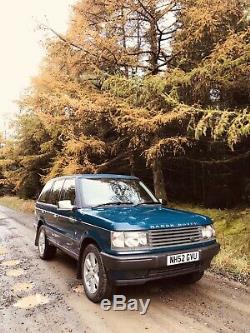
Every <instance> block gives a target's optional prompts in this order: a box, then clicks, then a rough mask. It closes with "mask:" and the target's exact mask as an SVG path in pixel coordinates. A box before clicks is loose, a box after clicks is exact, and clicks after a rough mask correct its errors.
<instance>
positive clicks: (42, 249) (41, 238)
mask: <svg viewBox="0 0 250 333" xmlns="http://www.w3.org/2000/svg"><path fill="white" fill-rule="evenodd" d="M38 252H39V256H40V258H41V259H44V260H48V259H52V258H53V257H54V256H55V254H56V247H55V246H53V245H50V244H49V242H48V239H47V237H46V233H45V228H44V226H41V227H40V228H39V231H38Z"/></svg>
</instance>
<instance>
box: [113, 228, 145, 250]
mask: <svg viewBox="0 0 250 333" xmlns="http://www.w3.org/2000/svg"><path fill="white" fill-rule="evenodd" d="M111 245H112V248H114V249H126V248H127V249H140V248H141V247H146V246H147V245H148V237H147V233H146V232H145V231H128V232H123V231H112V232H111Z"/></svg>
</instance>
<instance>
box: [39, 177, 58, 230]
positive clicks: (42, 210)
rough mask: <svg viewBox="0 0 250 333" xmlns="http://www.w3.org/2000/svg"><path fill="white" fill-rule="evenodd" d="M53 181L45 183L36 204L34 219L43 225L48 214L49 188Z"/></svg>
mask: <svg viewBox="0 0 250 333" xmlns="http://www.w3.org/2000/svg"><path fill="white" fill-rule="evenodd" d="M53 182H54V181H53V180H51V181H49V182H48V183H46V185H45V186H44V188H43V190H42V192H41V194H40V196H39V198H38V199H37V202H36V217H37V221H38V220H40V221H42V222H43V223H44V224H47V219H48V214H49V209H50V205H49V196H50V192H51V188H52V186H53Z"/></svg>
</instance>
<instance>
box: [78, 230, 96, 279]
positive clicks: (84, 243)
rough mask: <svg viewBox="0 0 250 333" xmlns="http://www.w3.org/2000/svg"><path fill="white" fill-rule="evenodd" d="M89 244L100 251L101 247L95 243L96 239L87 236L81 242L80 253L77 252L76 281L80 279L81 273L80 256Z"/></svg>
mask: <svg viewBox="0 0 250 333" xmlns="http://www.w3.org/2000/svg"><path fill="white" fill-rule="evenodd" d="M89 244H93V245H95V246H96V247H97V248H98V250H99V251H101V247H100V245H99V244H98V242H97V241H96V239H94V238H92V237H90V236H88V237H86V238H84V239H83V240H82V243H81V247H80V252H79V258H78V262H77V279H81V277H82V272H81V262H82V255H83V252H84V250H85V249H86V247H87V246H88V245H89Z"/></svg>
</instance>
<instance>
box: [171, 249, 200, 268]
mask: <svg viewBox="0 0 250 333" xmlns="http://www.w3.org/2000/svg"><path fill="white" fill-rule="evenodd" d="M193 261H199V252H198V251H197V252H187V253H179V254H173V255H172V256H167V266H171V265H178V264H183V263H186V262H193Z"/></svg>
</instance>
